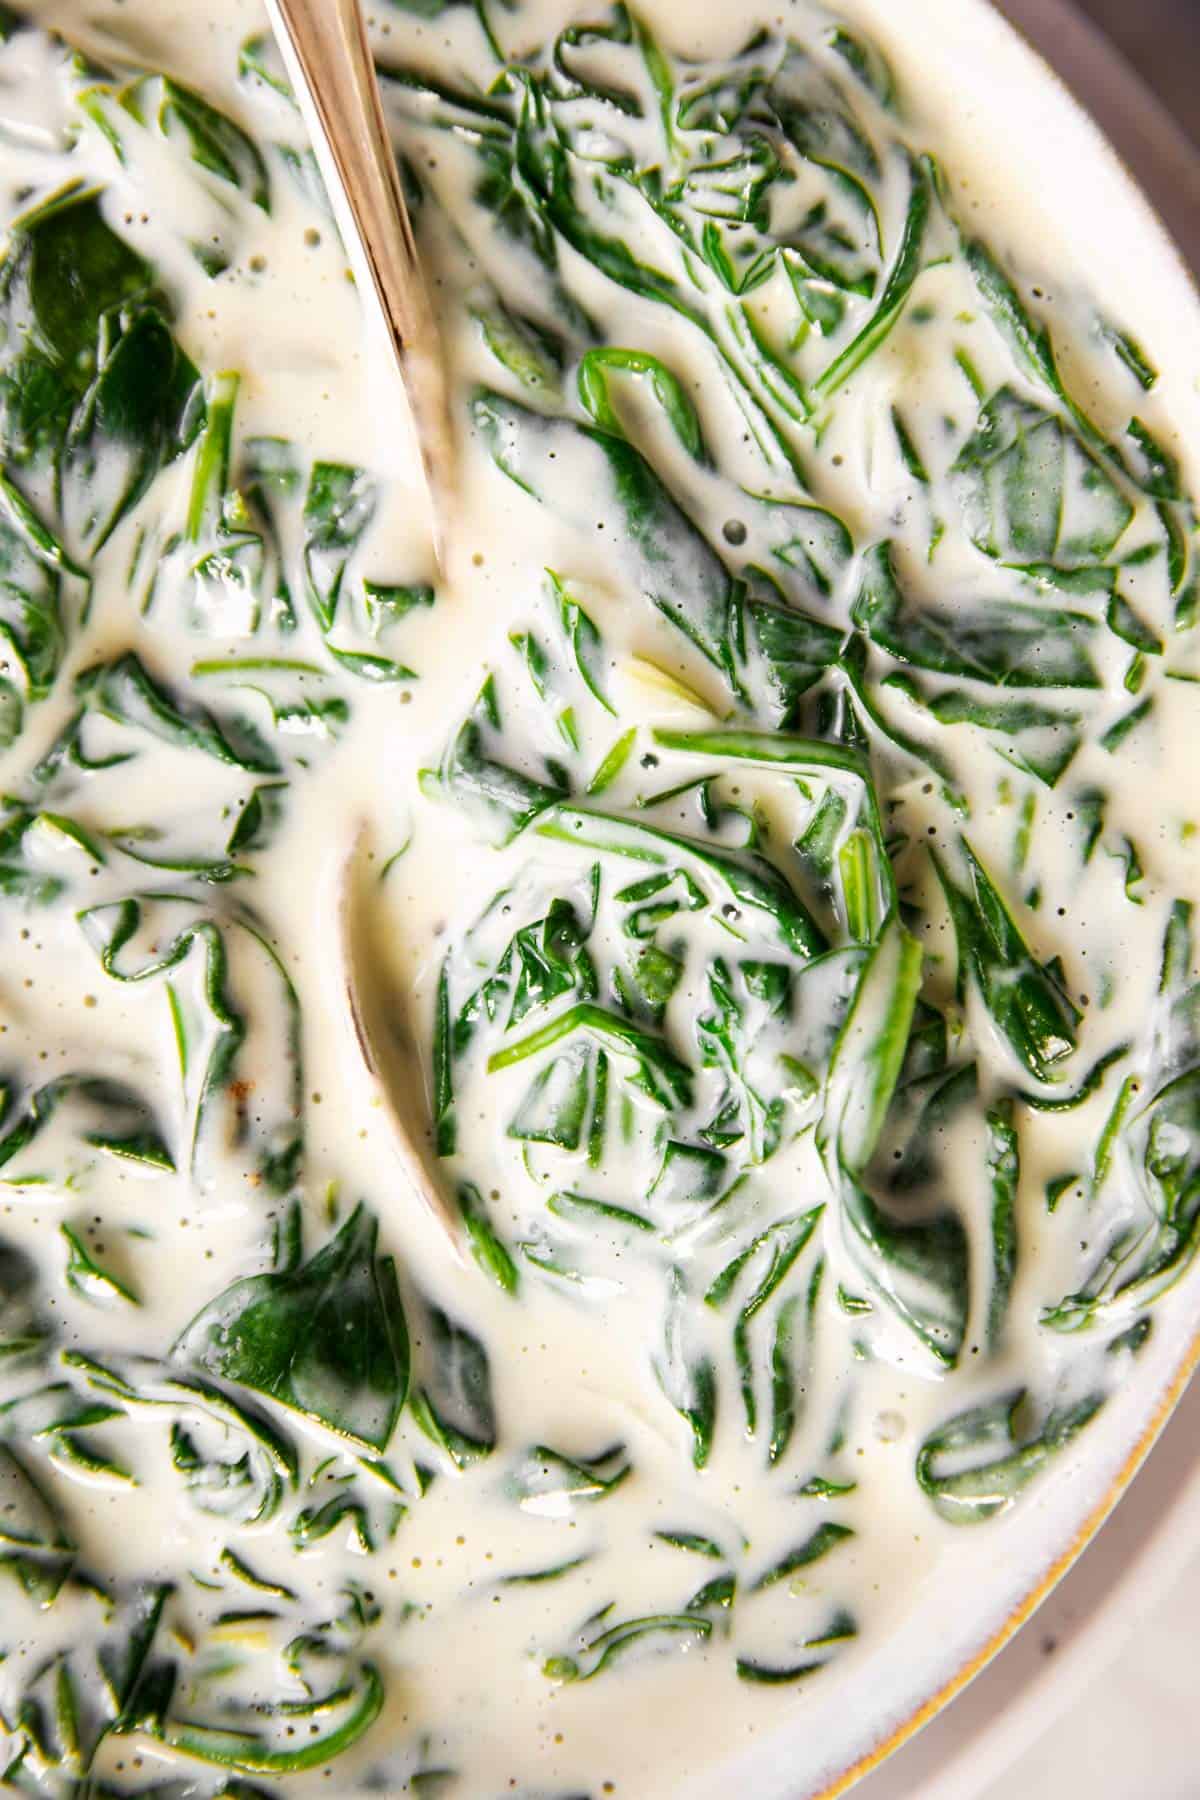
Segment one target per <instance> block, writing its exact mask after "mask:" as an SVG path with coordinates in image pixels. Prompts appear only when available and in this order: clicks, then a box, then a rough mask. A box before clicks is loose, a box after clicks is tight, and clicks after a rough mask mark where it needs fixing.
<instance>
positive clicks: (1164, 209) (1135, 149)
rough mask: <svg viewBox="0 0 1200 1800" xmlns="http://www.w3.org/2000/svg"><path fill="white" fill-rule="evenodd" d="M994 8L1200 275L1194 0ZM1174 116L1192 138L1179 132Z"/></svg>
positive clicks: (1101, 0)
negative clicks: (1087, 121)
mask: <svg viewBox="0 0 1200 1800" xmlns="http://www.w3.org/2000/svg"><path fill="white" fill-rule="evenodd" d="M996 4H997V5H998V6H999V8H1000V11H1001V12H1003V13H1005V14H1006V15H1007V16H1008V17H1009V18H1010V19H1011V20H1012V22H1013V24H1014V25H1015V26H1016V27H1017V29H1018V30H1019V31H1020V32H1021V34H1022V36H1024V37H1025V38H1026V39H1027V40H1028V41H1029V43H1031V44H1032V45H1033V46H1034V48H1035V49H1036V50H1038V51H1039V52H1040V54H1041V55H1042V56H1044V57H1045V58H1046V60H1047V62H1049V63H1051V64H1052V65H1053V67H1055V68H1056V69H1058V70H1059V72H1060V73H1061V74H1062V75H1063V78H1064V80H1065V81H1066V82H1067V84H1068V86H1069V87H1070V88H1071V89H1072V91H1073V92H1074V93H1075V94H1076V96H1077V97H1078V98H1079V99H1080V100H1081V101H1082V102H1083V104H1084V106H1085V107H1086V108H1087V110H1088V111H1089V112H1090V113H1091V114H1092V115H1093V117H1095V118H1096V119H1098V120H1099V121H1100V123H1101V124H1102V126H1103V127H1104V130H1105V131H1106V132H1107V134H1108V136H1109V138H1110V139H1111V141H1112V143H1113V144H1114V145H1115V147H1116V149H1117V150H1118V152H1119V153H1120V155H1121V156H1122V158H1123V159H1124V161H1125V162H1126V163H1127V164H1128V166H1129V168H1130V169H1131V170H1132V172H1133V174H1134V175H1135V176H1136V177H1137V179H1138V181H1139V182H1140V183H1141V185H1142V187H1143V188H1144V189H1145V190H1146V192H1147V193H1148V194H1149V195H1150V196H1151V198H1152V199H1153V201H1154V204H1155V206H1156V207H1157V209H1158V211H1159V214H1160V216H1161V217H1162V219H1163V221H1164V223H1165V224H1166V225H1167V227H1168V229H1169V231H1170V232H1171V234H1172V236H1173V237H1174V239H1175V241H1176V243H1177V244H1178V245H1179V246H1180V248H1181V250H1182V251H1183V253H1184V255H1185V257H1186V258H1187V260H1188V261H1189V262H1190V263H1191V266H1192V268H1193V269H1196V270H1200V148H1198V142H1200V102H1198V101H1197V99H1196V95H1197V93H1198V92H1200V0H1137V4H1136V5H1131V4H1130V0H996ZM1102 27H1104V29H1102ZM1108 28H1111V30H1112V36H1111V37H1110V36H1109V35H1108ZM1118 43H1119V44H1120V45H1121V46H1122V49H1123V50H1124V52H1125V54H1124V55H1123V54H1122V53H1121V51H1120V50H1118V49H1117V48H1116V45H1117V44H1118ZM1127 58H1128V59H1129V60H1127ZM1135 58H1136V59H1137V61H1136V66H1135V61H1134V59H1135ZM1160 96H1161V97H1160ZM1164 102H1167V103H1171V104H1173V105H1174V106H1175V107H1176V108H1177V112H1176V113H1172V112H1170V111H1168V110H1167V105H1166V104H1164ZM1181 117H1182V118H1186V119H1188V120H1189V121H1190V124H1191V129H1192V130H1193V131H1194V132H1195V133H1196V134H1197V135H1196V136H1195V137H1193V136H1189V135H1188V134H1187V133H1186V132H1185V131H1184V129H1183V126H1182V125H1181V124H1180V123H1179V119H1180V118H1181Z"/></svg>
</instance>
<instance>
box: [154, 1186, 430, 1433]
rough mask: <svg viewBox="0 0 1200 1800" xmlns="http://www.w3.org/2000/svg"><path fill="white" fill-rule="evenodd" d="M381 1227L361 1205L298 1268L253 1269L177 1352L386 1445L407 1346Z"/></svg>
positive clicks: (193, 1327) (208, 1310)
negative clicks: (379, 1250)
mask: <svg viewBox="0 0 1200 1800" xmlns="http://www.w3.org/2000/svg"><path fill="white" fill-rule="evenodd" d="M378 1233H379V1225H378V1221H377V1220H376V1218H375V1217H374V1215H373V1214H372V1213H370V1212H369V1211H368V1210H367V1208H366V1206H364V1205H361V1204H360V1205H359V1206H358V1207H356V1208H355V1210H354V1212H353V1213H352V1214H351V1215H350V1217H349V1218H348V1219H347V1220H346V1223H345V1224H344V1225H343V1226H342V1227H341V1229H340V1230H339V1231H338V1232H337V1233H336V1235H335V1236H334V1237H333V1238H331V1239H330V1241H329V1242H328V1243H327V1244H326V1245H325V1247H324V1249H322V1250H320V1251H318V1252H317V1254H316V1255H315V1256H314V1257H312V1258H311V1259H310V1260H309V1261H308V1262H307V1263H304V1264H303V1265H302V1266H301V1267H300V1268H297V1269H291V1270H281V1271H278V1272H276V1273H274V1274H268V1275H254V1276H250V1277H248V1278H247V1279H245V1280H243V1281H237V1282H234V1284H233V1286H232V1287H230V1288H227V1289H226V1291H225V1292H224V1293H223V1294H219V1295H218V1296H217V1298H216V1299H215V1300H212V1301H210V1302H209V1304H208V1305H207V1306H205V1307H204V1308H203V1309H202V1310H201V1311H200V1312H199V1313H197V1315H196V1317H195V1318H194V1319H193V1320H192V1322H191V1324H190V1325H189V1326H187V1328H186V1329H185V1330H184V1332H183V1333H182V1334H181V1336H180V1338H179V1340H178V1342H177V1343H176V1345H175V1347H174V1351H173V1355H174V1356H175V1357H176V1358H177V1359H178V1360H180V1361H182V1362H184V1363H190V1364H191V1365H192V1366H193V1367H195V1368H198V1369H200V1370H202V1371H204V1373H206V1374H208V1375H213V1376H216V1377H218V1378H219V1379H221V1380H222V1381H227V1382H230V1383H231V1384H233V1385H234V1386H239V1387H248V1388H252V1389H253V1390H254V1391H255V1392H257V1393H261V1394H266V1395H268V1396H269V1397H270V1398H271V1399H273V1400H277V1401H279V1402H280V1403H281V1404H282V1405H284V1406H288V1407H294V1408H295V1409H296V1410H297V1411H298V1412H302V1413H305V1414H307V1415H308V1416H309V1417H310V1418H314V1419H317V1420H318V1421H319V1422H320V1423H321V1424H323V1425H328V1426H329V1427H330V1428H331V1429H332V1430H334V1431H336V1432H339V1433H341V1434H342V1435H344V1436H346V1437H349V1438H351V1439H353V1440H355V1441H356V1442H360V1443H363V1444H366V1445H369V1446H370V1447H372V1448H373V1449H376V1450H384V1449H386V1448H387V1444H388V1440H389V1439H390V1437H391V1435H392V1431H393V1430H394V1428H395V1424H396V1421H397V1419H398V1418H399V1416H400V1412H401V1409H402V1408H403V1406H404V1400H405V1396H406V1394H407V1392H408V1367H409V1354H408V1333H407V1330H406V1327H405V1323H404V1312H403V1308H402V1307H401V1304H400V1292H399V1288H398V1286H397V1283H396V1271H395V1265H394V1263H393V1262H392V1260H391V1258H390V1257H382V1258H380V1257H377V1256H376V1241H377V1238H378Z"/></svg>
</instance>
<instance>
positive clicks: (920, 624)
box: [852, 544, 1100, 688]
mask: <svg viewBox="0 0 1200 1800" xmlns="http://www.w3.org/2000/svg"><path fill="white" fill-rule="evenodd" d="M852 616H853V619H854V623H855V624H856V625H857V626H859V627H860V629H861V630H863V631H865V632H866V633H867V635H868V636H869V637H870V638H871V639H872V641H873V642H875V643H877V644H879V645H880V647H881V648H882V649H885V650H887V651H889V652H890V653H891V654H892V655H893V656H895V657H898V658H899V659H900V661H902V662H906V663H911V664H913V665H914V666H915V667H917V668H919V669H933V670H936V671H937V672H938V673H939V674H942V675H960V676H969V677H971V678H972V679H973V680H975V681H984V682H987V683H989V684H990V685H992V686H996V687H1018V688H1041V687H1076V688H1097V687H1099V686H1100V677H1099V675H1098V673H1097V671H1096V667H1095V664H1094V663H1093V661H1092V659H1091V657H1090V655H1089V654H1088V638H1089V636H1090V635H1091V634H1092V633H1093V632H1094V631H1095V629H1096V626H1095V621H1094V620H1092V619H1091V618H1089V617H1088V615H1087V614H1086V613H1072V612H1059V611H1053V610H1051V609H1049V608H1046V607H1038V606H1025V605H1022V604H1020V603H1019V602H1015V601H1008V600H994V601H991V602H989V603H988V604H987V605H986V606H984V607H979V608H976V607H968V606H959V607H955V608H954V609H952V610H951V609H949V608H942V607H938V606H930V605H913V604H912V603H911V602H909V603H908V604H906V603H905V600H904V597H903V595H902V594H901V591H900V586H899V583H898V582H897V580H896V573H895V568H894V565H893V561H892V552H891V547H890V545H888V544H878V545H876V547H875V548H874V549H873V550H872V551H870V552H869V553H868V555H867V558H866V562H865V566H864V570H863V580H862V586H861V587H860V589H859V593H858V598H857V599H856V601H855V603H854V610H853V615H852Z"/></svg>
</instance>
